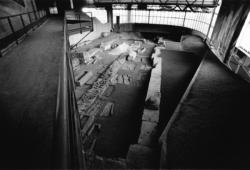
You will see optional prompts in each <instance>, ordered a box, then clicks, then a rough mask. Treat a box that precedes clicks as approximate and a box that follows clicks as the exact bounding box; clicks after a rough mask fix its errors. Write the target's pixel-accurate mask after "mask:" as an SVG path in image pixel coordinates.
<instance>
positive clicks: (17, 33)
mask: <svg viewBox="0 0 250 170" xmlns="http://www.w3.org/2000/svg"><path fill="white" fill-rule="evenodd" d="M31 13H32V14H33V15H34V17H35V19H33V18H32V17H31V15H30V14H31ZM24 15H28V20H27V21H26V22H25V18H24ZM13 17H18V18H17V19H18V21H19V23H20V24H21V25H18V28H15V25H14V24H13V22H12V19H11V18H13ZM45 17H46V11H44V10H40V11H32V12H26V13H21V14H15V15H10V16H4V17H0V20H7V22H8V25H4V26H5V27H6V28H7V31H6V33H3V36H2V38H1V39H0V51H1V50H4V49H5V48H7V47H8V46H9V45H10V44H12V43H13V42H16V44H18V43H19V42H18V40H19V38H21V37H22V36H23V35H25V34H27V33H28V31H29V30H30V29H31V28H32V29H33V30H34V27H35V26H37V25H40V24H41V23H42V21H44V18H45ZM1 55H2V54H1V52H0V56H1Z"/></svg>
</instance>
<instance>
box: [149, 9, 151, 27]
mask: <svg viewBox="0 0 250 170" xmlns="http://www.w3.org/2000/svg"><path fill="white" fill-rule="evenodd" d="M150 12H151V10H149V11H148V24H149V23H150Z"/></svg>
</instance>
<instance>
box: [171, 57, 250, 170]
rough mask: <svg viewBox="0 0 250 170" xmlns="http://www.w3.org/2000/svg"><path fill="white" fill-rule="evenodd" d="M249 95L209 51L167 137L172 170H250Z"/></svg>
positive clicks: (249, 89) (246, 87) (248, 89)
mask: <svg viewBox="0 0 250 170" xmlns="http://www.w3.org/2000/svg"><path fill="white" fill-rule="evenodd" d="M249 96H250V85H249V83H246V82H245V81H243V80H242V79H240V78H238V77H237V76H236V75H234V74H233V73H232V72H231V71H229V69H227V68H226V67H225V66H224V65H223V64H221V63H220V61H219V60H218V59H217V58H216V57H215V56H214V55H213V54H211V53H210V54H209V55H208V56H207V58H206V59H205V62H204V63H203V65H202V67H201V70H200V71H199V74H198V76H197V78H196V80H195V82H194V84H193V86H192V88H191V91H190V93H189V94H188V96H187V97H186V99H185V100H184V103H183V105H182V107H181V109H180V111H179V116H178V117H177V119H176V120H175V121H174V123H173V125H172V127H171V128H170V131H169V133H168V136H167V153H168V154H167V162H168V166H169V167H168V168H198V169H201V168H216V169H217V168H226V169H229V168H230V169H231V168H236V169H238V168H246V169H249V161H250V158H249V152H250V145H249V142H250V140H249V137H248V134H249V129H250V126H249V118H250V116H249V100H248V98H249Z"/></svg>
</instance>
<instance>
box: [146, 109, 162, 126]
mask: <svg viewBox="0 0 250 170" xmlns="http://www.w3.org/2000/svg"><path fill="white" fill-rule="evenodd" d="M159 116H160V112H159V110H151V109H144V110H143V115H142V120H143V121H148V122H154V123H158V122H159Z"/></svg>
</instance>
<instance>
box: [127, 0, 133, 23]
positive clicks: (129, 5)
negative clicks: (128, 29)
mask: <svg viewBox="0 0 250 170" xmlns="http://www.w3.org/2000/svg"><path fill="white" fill-rule="evenodd" d="M131 6H132V5H131V4H128V7H127V9H128V14H127V15H128V20H127V23H131Z"/></svg>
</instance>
